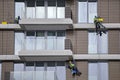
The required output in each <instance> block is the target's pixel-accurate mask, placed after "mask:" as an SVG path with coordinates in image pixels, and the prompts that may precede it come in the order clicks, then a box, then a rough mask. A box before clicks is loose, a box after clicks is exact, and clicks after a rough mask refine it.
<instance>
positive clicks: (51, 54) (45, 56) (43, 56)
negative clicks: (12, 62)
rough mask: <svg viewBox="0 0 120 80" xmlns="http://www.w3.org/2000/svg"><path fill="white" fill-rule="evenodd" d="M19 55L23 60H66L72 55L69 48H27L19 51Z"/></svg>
mask: <svg viewBox="0 0 120 80" xmlns="http://www.w3.org/2000/svg"><path fill="white" fill-rule="evenodd" d="M19 57H20V58H21V60H24V61H66V60H69V58H72V57H73V55H72V51H71V50H35V51H32V50H27V51H20V52H19Z"/></svg>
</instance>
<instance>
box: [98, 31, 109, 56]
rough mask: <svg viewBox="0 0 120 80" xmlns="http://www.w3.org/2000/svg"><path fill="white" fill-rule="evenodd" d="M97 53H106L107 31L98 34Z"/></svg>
mask: <svg viewBox="0 0 120 80" xmlns="http://www.w3.org/2000/svg"><path fill="white" fill-rule="evenodd" d="M98 53H103V54H104V53H106V54H107V53H108V33H106V34H102V36H98Z"/></svg>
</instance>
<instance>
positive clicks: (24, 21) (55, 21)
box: [19, 18, 73, 24]
mask: <svg viewBox="0 0 120 80" xmlns="http://www.w3.org/2000/svg"><path fill="white" fill-rule="evenodd" d="M19 24H73V21H72V19H70V18H65V19H21V20H20V21H19Z"/></svg>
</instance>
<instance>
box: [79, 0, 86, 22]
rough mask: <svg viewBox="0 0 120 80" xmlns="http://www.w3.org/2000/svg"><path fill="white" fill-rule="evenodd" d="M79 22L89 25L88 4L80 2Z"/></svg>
mask: <svg viewBox="0 0 120 80" xmlns="http://www.w3.org/2000/svg"><path fill="white" fill-rule="evenodd" d="M78 22H80V23H81V22H82V23H87V2H78Z"/></svg>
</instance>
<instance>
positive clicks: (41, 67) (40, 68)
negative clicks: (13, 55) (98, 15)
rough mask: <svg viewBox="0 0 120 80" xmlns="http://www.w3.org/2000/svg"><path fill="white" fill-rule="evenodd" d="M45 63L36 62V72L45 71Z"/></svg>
mask: <svg viewBox="0 0 120 80" xmlns="http://www.w3.org/2000/svg"><path fill="white" fill-rule="evenodd" d="M44 70H45V69H44V62H36V71H44Z"/></svg>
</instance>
